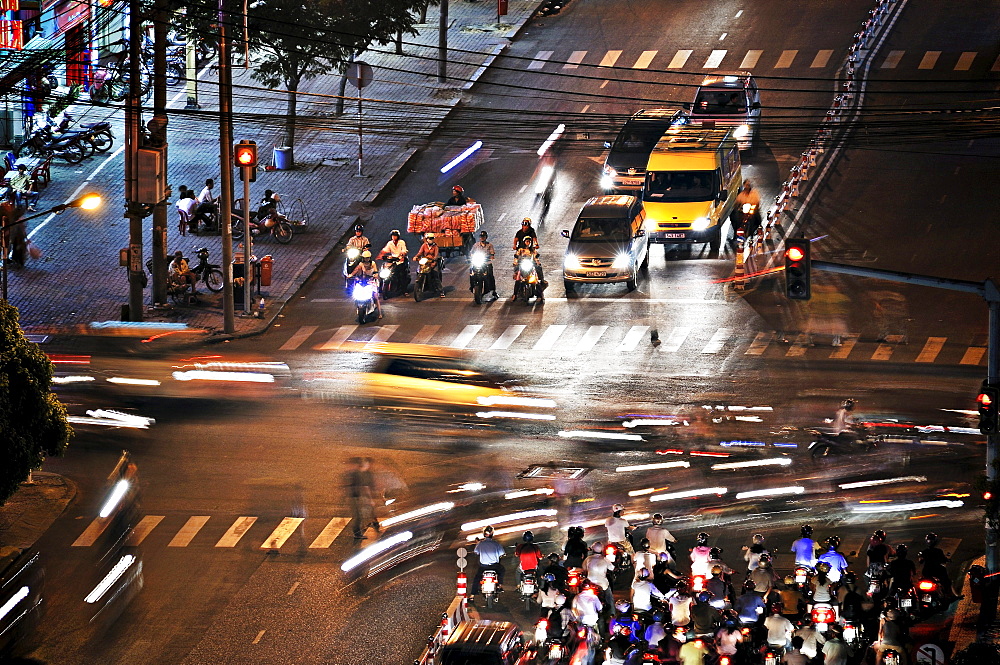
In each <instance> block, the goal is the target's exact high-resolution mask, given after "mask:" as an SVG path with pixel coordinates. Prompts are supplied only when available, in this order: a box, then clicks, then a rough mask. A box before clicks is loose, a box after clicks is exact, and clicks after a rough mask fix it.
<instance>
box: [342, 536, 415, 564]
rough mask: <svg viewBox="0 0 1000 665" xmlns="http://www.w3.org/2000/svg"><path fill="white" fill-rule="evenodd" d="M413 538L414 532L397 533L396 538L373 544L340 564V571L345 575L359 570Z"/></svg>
mask: <svg viewBox="0 0 1000 665" xmlns="http://www.w3.org/2000/svg"><path fill="white" fill-rule="evenodd" d="M411 538H413V532H412V531H404V532H403V533H397V534H396V535H395V536H392V537H390V538H386V539H385V540H380V541H378V542H375V543H372V544H371V545H369V546H368V547H366V548H364V549H363V550H361V551H360V552H358V553H357V554H355V555H354V556H352V557H351V558H350V559H348V560H347V561H345V562H344V563H342V564H340V569H341V570H342V571H344V572H345V573H346V572H348V571H350V570H353V569H354V568H357V567H358V566H359V565H360V564H362V563H364V562H365V561H368V560H369V559H373V558H375V557H376V556H378V555H379V554H381V553H382V552H385V551H386V550H388V549H390V548H392V547H395V546H396V545H399V544H400V543H405V542H406V541H408V540H410V539H411Z"/></svg>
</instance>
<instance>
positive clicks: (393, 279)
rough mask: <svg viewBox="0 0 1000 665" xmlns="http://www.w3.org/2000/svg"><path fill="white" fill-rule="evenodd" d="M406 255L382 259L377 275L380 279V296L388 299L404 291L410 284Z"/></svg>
mask: <svg viewBox="0 0 1000 665" xmlns="http://www.w3.org/2000/svg"><path fill="white" fill-rule="evenodd" d="M407 267H408V266H407V264H406V257H405V256H403V257H399V258H397V257H394V256H389V257H387V258H386V259H385V260H384V261H382V267H381V268H380V269H379V271H378V276H379V278H380V279H381V280H382V287H381V288H382V298H383V299H385V300H388V299H389V298H391V297H392V296H394V295H403V294H405V293H406V287H408V286H409V285H410V273H409V271H408V270H407Z"/></svg>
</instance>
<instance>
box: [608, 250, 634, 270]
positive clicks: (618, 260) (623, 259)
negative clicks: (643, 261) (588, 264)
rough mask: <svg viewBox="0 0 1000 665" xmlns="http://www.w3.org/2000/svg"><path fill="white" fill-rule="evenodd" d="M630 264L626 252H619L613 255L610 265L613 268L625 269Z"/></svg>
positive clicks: (630, 261) (629, 258)
mask: <svg viewBox="0 0 1000 665" xmlns="http://www.w3.org/2000/svg"><path fill="white" fill-rule="evenodd" d="M631 264H632V259H631V257H629V255H628V254H619V255H618V256H616V257H615V260H614V262H612V264H611V267H612V268H614V269H615V270H625V269H626V268H628V267H629V266H630V265H631Z"/></svg>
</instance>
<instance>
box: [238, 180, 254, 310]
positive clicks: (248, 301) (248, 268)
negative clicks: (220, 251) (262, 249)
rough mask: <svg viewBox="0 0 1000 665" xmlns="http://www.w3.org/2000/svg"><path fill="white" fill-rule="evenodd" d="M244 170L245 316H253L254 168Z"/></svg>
mask: <svg viewBox="0 0 1000 665" xmlns="http://www.w3.org/2000/svg"><path fill="white" fill-rule="evenodd" d="M240 168H241V169H243V316H253V294H251V293H250V285H251V284H253V265H252V264H251V263H250V257H251V256H252V255H253V233H251V232H250V171H251V169H252V168H253V167H250V166H241V167H240Z"/></svg>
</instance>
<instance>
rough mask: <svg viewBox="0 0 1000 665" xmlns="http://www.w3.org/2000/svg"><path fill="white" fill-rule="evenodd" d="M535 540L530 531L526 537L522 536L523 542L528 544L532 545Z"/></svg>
mask: <svg viewBox="0 0 1000 665" xmlns="http://www.w3.org/2000/svg"><path fill="white" fill-rule="evenodd" d="M534 539H535V534H533V533H531V532H530V531H525V532H524V535H523V536H521V540H523V541H524V542H526V543H530V542H531V541H533V540H534Z"/></svg>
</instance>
